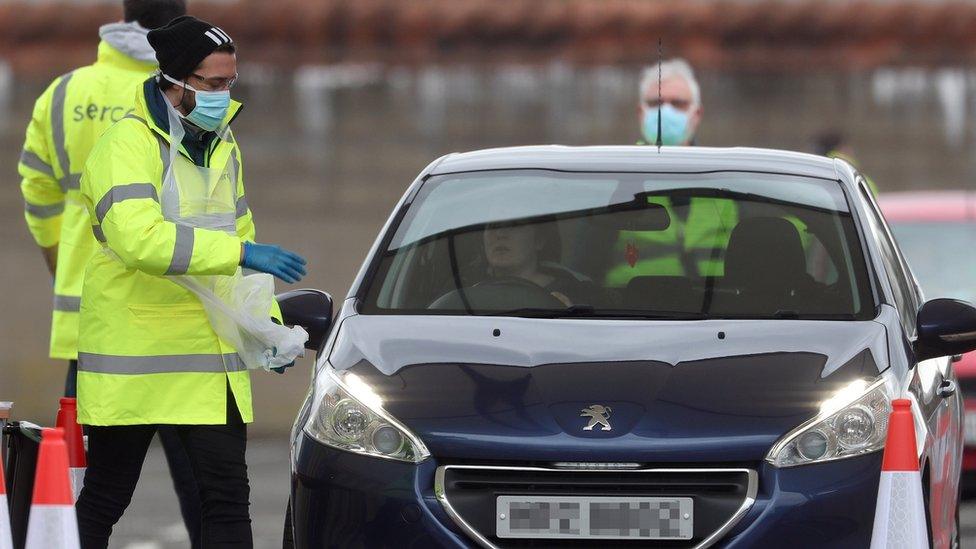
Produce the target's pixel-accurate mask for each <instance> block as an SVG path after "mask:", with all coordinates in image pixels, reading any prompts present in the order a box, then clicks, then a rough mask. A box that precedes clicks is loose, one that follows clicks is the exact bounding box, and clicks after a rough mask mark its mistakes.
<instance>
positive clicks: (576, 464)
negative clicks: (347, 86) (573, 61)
mask: <svg viewBox="0 0 976 549" xmlns="http://www.w3.org/2000/svg"><path fill="white" fill-rule="evenodd" d="M281 302H282V308H283V311H284V313H285V317H286V321H287V322H289V323H292V324H302V325H304V326H306V327H307V328H308V329H309V331H310V333H311V336H312V337H311V346H312V347H313V348H315V349H316V350H317V351H318V360H317V363H316V369H315V372H314V381H313V384H312V387H311V389H310V391H309V395H308V398H307V400H306V401H305V404H304V406H303V407H302V409H301V411H300V413H299V415H298V419H297V421H296V424H295V428H294V431H293V433H292V443H293V446H292V492H291V504H290V509H289V515H288V517H287V522H288V531H287V532H286V537H288V536H289V535H293V538H294V540H293V542H294V544H295V545H296V546H298V547H335V548H346V547H369V548H373V547H397V548H399V547H416V548H428V547H479V546H480V547H498V548H520V547H532V548H538V547H567V548H574V547H587V548H589V547H612V546H621V547H636V546H655V547H673V548H678V547H682V548H683V547H709V546H719V547H737V548H738V547H792V548H799V547H817V548H821V547H831V548H843V547H851V548H855V547H856V548H862V547H867V546H868V545H869V542H870V537H871V530H872V523H873V517H874V507H875V499H876V494H877V485H878V478H879V472H880V463H881V452H880V450H881V449H882V448H883V447H884V442H885V435H886V424H887V418H888V414H889V412H890V410H891V405H890V401H891V400H892V399H894V398H899V397H907V398H910V399H912V400H913V401H914V403H915V410H916V412H917V414H916V430H917V432H918V442H919V450H920V455H919V460H920V465H921V468H922V469H921V470H922V472H923V473H922V474H923V479H924V493H925V497H926V498H927V502H926V503H927V505H928V509H929V518H930V530H931V532H930V533H931V536H930V539H932V540H933V543H934V546H936V547H949V546H951V545H952V544H953V543H955V541H956V540H957V539H958V535H959V527H958V520H957V517H958V493H959V491H958V488H959V470H960V460H961V455H962V454H961V452H962V432H961V415H960V414H961V411H960V404H961V400H960V396H959V395H958V393H957V392H956V390H955V388H956V385H955V383H956V381H955V376H954V374H953V371H952V360H951V358H950V357H951V356H952V355H954V354H956V353H960V352H963V351H966V350H970V349H972V348H974V347H976V310H974V309H973V307H971V306H970V305H969V304H967V303H964V302H961V301H954V300H947V299H935V300H932V301H927V302H926V301H924V300H923V298H922V294H921V291H920V290H919V288H918V286H917V284H916V283H915V280H914V278H913V276H912V274H911V271H910V270H909V268H908V265H907V264H906V263H905V262H904V260H903V258H902V256H901V253H900V252H899V250H898V247H897V245H896V244H895V242H894V241H893V239H892V238H891V235H890V233H889V231H888V228H887V225H886V223H885V221H884V219H883V218H882V216H881V214H880V213H879V211H878V208H877V205H876V203H875V201H874V198H873V197H872V195H871V191H870V190H869V189H868V187H867V186H866V184H865V182H864V180H863V178H861V176H859V175H858V174H857V173H856V172H855V171H854V170H853V168H852V167H851V166H850V165H849V164H847V163H845V162H843V161H841V160H832V159H826V158H821V157H815V156H809V155H803V154H795V153H787V152H780V151H769V150H758V149H706V148H680V147H679V148H669V147H664V148H662V149H660V150H659V149H657V148H653V147H586V148H574V147H560V146H549V147H521V148H509V149H496V150H487V151H478V152H472V153H465V154H453V155H448V156H446V157H444V158H441V159H439V160H437V161H436V162H434V163H432V164H431V165H430V166H429V167H427V169H425V170H424V171H423V173H421V174H420V176H419V177H418V178H417V179H416V181H415V182H414V183H413V185H411V186H410V188H409V189H408V190H407V192H406V194H405V195H404V197H403V199H402V200H401V202H400V203H399V205H398V206H397V207H396V209H395V211H394V212H393V215H392V216H391V217H390V219H389V221H388V223H387V225H386V227H385V228H384V229H383V231H382V232H381V234H380V236H379V238H378V240H377V242H376V244H375V245H374V247H373V249H372V250H371V251H370V253H369V256H368V258H367V260H366V262H365V264H364V265H363V268H362V270H361V271H360V273H359V275H358V277H357V278H356V281H355V282H354V283H353V285H352V288H351V290H350V292H349V295H348V296H347V298H346V299H345V301H343V302H342V304H341V306H340V308H339V311H338V314H337V315H335V318H334V319H333V318H332V316H333V315H332V309H331V307H332V303H331V299H330V298H329V297H328V296H326V295H325V294H322V293H320V292H315V291H309V290H301V291H297V292H292V293H290V294H288V295H286V296H283V298H282V299H281Z"/></svg>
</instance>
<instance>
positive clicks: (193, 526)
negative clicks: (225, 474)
mask: <svg viewBox="0 0 976 549" xmlns="http://www.w3.org/2000/svg"><path fill="white" fill-rule="evenodd" d="M77 394H78V361H77V360H71V361H68V375H67V376H65V380H64V396H66V397H72V398H74V397H76V396H77ZM156 432H157V434H158V435H159V442H161V443H162V445H163V452H164V453H165V454H166V463H167V464H168V465H169V474H170V477H172V479H173V489H174V490H175V491H176V499H177V500H178V501H179V502H180V515H182V516H183V524H184V525H185V526H186V532H187V535H188V536H189V538H190V547H191V548H192V549H200V548H201V547H202V546H201V544H200V495H199V494H198V493H197V481H196V479H195V478H194V477H193V467H192V466H191V465H190V456H188V455H187V453H186V450H185V449H184V448H183V443H182V442H181V441H180V437H179V435H178V434H177V433H176V429H175V428H173V427H172V426H169V425H158V426H157V428H156ZM85 433H88V429H87V428H85Z"/></svg>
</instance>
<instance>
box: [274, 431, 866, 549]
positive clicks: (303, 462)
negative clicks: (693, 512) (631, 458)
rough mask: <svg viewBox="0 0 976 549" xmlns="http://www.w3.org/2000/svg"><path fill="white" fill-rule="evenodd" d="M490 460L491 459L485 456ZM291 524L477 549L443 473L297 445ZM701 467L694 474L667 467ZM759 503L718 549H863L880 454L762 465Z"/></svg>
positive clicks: (402, 542)
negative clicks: (457, 518)
mask: <svg viewBox="0 0 976 549" xmlns="http://www.w3.org/2000/svg"><path fill="white" fill-rule="evenodd" d="M486 454H488V452H487V451H486ZM294 456H295V457H294V459H295V462H294V463H293V474H292V513H293V515H292V517H293V525H294V534H295V544H296V547H299V548H305V547H316V548H318V547H337V548H338V547H343V548H344V547H367V548H372V547H425V548H426V547H472V546H476V542H475V541H474V540H472V538H470V537H469V536H468V535H467V534H465V533H464V531H463V530H462V528H461V527H460V526H458V524H456V523H455V522H454V520H452V518H451V517H450V516H449V515H448V513H447V512H446V511H445V509H444V508H443V506H442V505H441V502H440V501H439V500H438V499H437V497H436V495H435V493H434V480H435V475H436V470H437V467H438V465H440V464H439V463H437V461H436V460H435V459H434V458H431V459H428V460H427V461H425V462H424V463H421V464H419V465H413V464H408V463H402V462H397V461H388V460H383V459H378V458H371V457H365V456H360V455H356V454H351V453H348V452H343V451H339V450H334V449H331V448H328V447H326V446H323V445H321V444H319V443H317V442H315V441H314V440H312V439H310V438H308V437H307V435H305V434H304V433H302V434H300V435H299V437H298V440H297V441H296V446H295V453H294ZM667 466H668V467H672V468H674V467H696V468H701V467H703V466H704V465H703V464H700V463H696V464H667ZM753 468H755V469H756V470H757V472H758V474H759V475H758V477H759V482H758V492H757V494H756V501H755V502H754V503H753V504H752V506H751V507H750V508H749V509H748V511H747V512H746V513H745V515H744V516H743V517H742V518H741V519H740V520H739V521H738V522H736V523H735V524H734V526H732V528H731V529H730V530H729V531H728V532H727V533H726V534H725V535H723V536H722V537H721V538H720V539H719V540H718V541H717V542H716V543H715V545H714V547H729V548H746V547H786V546H789V547H791V548H793V549H797V548H803V547H835V548H845V547H851V548H854V547H866V546H868V545H869V544H870V540H871V529H872V525H873V522H874V507H875V500H876V495H877V488H878V478H879V475H880V469H881V453H880V452H876V453H873V454H869V455H866V456H862V457H857V458H850V459H845V460H839V461H834V462H829V463H823V464H818V465H808V466H802V467H794V468H785V469H777V468H775V467H772V466H770V465H769V464H767V463H765V462H762V463H756V464H754V466H753Z"/></svg>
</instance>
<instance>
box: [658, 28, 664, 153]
mask: <svg viewBox="0 0 976 549" xmlns="http://www.w3.org/2000/svg"><path fill="white" fill-rule="evenodd" d="M661 62H662V57H661V37H660V36H658V37H657V152H658V153H660V152H661V145H663V144H664V142H663V141H662V140H661V107H663V106H664V103H663V102H662V101H661Z"/></svg>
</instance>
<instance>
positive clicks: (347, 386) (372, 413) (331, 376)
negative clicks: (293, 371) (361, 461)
mask: <svg viewBox="0 0 976 549" xmlns="http://www.w3.org/2000/svg"><path fill="white" fill-rule="evenodd" d="M313 399H314V400H313V403H312V411H311V414H309V417H308V421H306V422H305V429H304V430H305V432H306V433H307V434H308V435H309V436H311V437H312V438H314V439H315V440H317V441H319V442H321V443H322V444H325V445H328V446H331V447H333V448H338V449H340V450H346V451H348V452H354V453H357V454H364V455H368V456H374V457H380V458H386V459H395V460H399V461H407V462H410V463H420V462H421V461H423V460H425V459H427V457H428V456H430V452H429V451H427V447H426V446H424V443H423V442H421V440H420V439H419V438H417V436H416V435H414V434H413V433H411V432H410V430H409V429H407V427H406V426H404V425H403V424H402V423H400V422H399V421H397V420H396V419H395V418H393V417H392V416H391V415H390V414H389V413H387V412H386V410H384V409H383V399H382V398H381V397H380V396H379V395H378V394H376V392H375V391H373V388H372V387H370V386H369V385H368V384H367V383H366V382H365V381H363V380H362V378H360V377H359V376H357V375H356V374H354V373H352V372H349V371H342V372H337V371H336V370H335V369H334V368H332V367H331V366H326V367H325V368H323V369H322V371H320V372H319V373H318V375H317V376H316V379H315V394H314V397H313Z"/></svg>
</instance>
